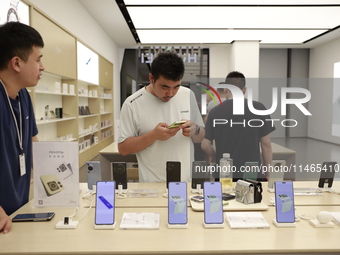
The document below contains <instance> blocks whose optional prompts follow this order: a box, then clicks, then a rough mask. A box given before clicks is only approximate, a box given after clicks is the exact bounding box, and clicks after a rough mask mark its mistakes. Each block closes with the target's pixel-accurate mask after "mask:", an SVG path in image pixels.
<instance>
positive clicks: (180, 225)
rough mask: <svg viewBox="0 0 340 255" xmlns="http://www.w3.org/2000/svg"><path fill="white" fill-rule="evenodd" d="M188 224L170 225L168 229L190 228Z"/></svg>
mask: <svg viewBox="0 0 340 255" xmlns="http://www.w3.org/2000/svg"><path fill="white" fill-rule="evenodd" d="M188 225H189V224H188V223H187V224H169V223H168V228H188Z"/></svg>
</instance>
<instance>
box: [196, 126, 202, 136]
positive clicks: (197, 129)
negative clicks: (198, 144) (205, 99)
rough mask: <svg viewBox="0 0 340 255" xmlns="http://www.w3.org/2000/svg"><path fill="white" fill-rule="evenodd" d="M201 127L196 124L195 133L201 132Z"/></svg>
mask: <svg viewBox="0 0 340 255" xmlns="http://www.w3.org/2000/svg"><path fill="white" fill-rule="evenodd" d="M200 130H201V127H200V126H198V125H197V124H196V131H195V135H198V134H199V133H200Z"/></svg>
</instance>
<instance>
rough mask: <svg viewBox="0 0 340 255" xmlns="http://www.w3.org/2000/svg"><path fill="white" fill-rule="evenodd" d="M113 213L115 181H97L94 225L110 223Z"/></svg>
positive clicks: (112, 221)
mask: <svg viewBox="0 0 340 255" xmlns="http://www.w3.org/2000/svg"><path fill="white" fill-rule="evenodd" d="M114 213H115V182H114V181H109V182H97V191H96V216H95V224H96V225H112V224H113V223H114V219H115V217H114Z"/></svg>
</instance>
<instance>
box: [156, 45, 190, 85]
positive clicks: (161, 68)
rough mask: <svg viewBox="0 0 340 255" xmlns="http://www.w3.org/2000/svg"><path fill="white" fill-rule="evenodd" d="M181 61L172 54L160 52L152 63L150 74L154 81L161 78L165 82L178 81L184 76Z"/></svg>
mask: <svg viewBox="0 0 340 255" xmlns="http://www.w3.org/2000/svg"><path fill="white" fill-rule="evenodd" d="M184 70H185V68H184V63H183V59H182V58H181V57H179V56H178V55H177V54H176V53H174V52H170V51H168V52H162V53H159V54H158V55H157V57H156V58H155V59H154V60H153V61H152V64H151V74H152V76H153V78H154V79H155V81H156V80H157V79H158V78H159V77H160V76H163V77H164V78H165V79H167V80H171V81H180V80H181V79H182V78H183V75H184Z"/></svg>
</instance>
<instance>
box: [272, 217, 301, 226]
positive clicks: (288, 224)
mask: <svg viewBox="0 0 340 255" xmlns="http://www.w3.org/2000/svg"><path fill="white" fill-rule="evenodd" d="M273 224H274V225H275V227H278V228H295V227H296V223H295V222H284V223H279V222H277V221H276V219H273Z"/></svg>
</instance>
